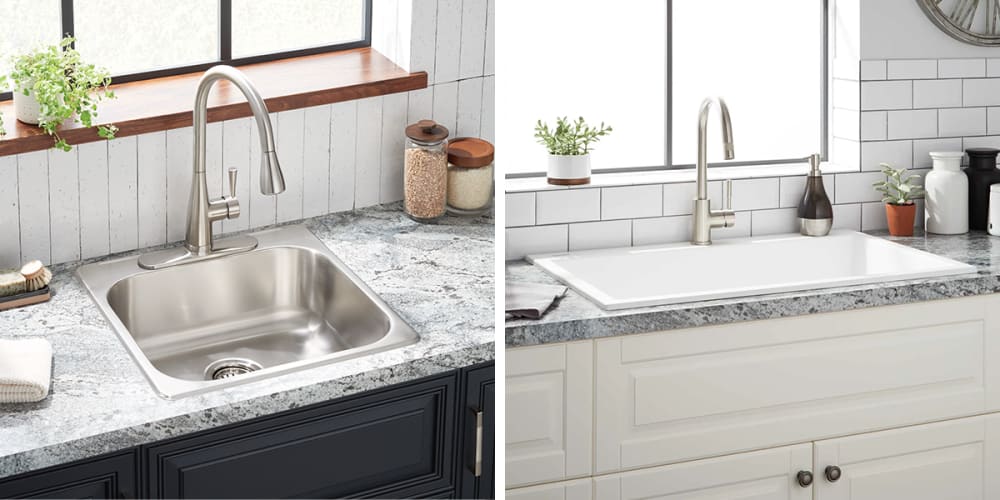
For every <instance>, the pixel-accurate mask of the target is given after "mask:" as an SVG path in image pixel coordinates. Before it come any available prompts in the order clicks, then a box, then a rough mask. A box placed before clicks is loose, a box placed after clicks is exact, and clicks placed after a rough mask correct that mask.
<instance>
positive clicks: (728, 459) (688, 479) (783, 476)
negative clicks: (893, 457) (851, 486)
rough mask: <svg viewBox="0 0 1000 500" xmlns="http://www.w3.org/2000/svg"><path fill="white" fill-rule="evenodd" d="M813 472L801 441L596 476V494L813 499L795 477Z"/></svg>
mask: <svg viewBox="0 0 1000 500" xmlns="http://www.w3.org/2000/svg"><path fill="white" fill-rule="evenodd" d="M811 470H812V445H811V444H800V445H795V446H785V447H781V448H772V449H769V450H763V451H755V452H750V453H741V454H738V455H730V456H725V457H719V458H709V459H705V460H697V461H694V462H686V463H682V464H675V465H666V466H661V467H652V468H649V469H642V470H637V471H632V472H623V473H619V474H611V475H607V476H601V477H597V478H595V479H594V492H595V495H594V498H595V500H640V499H646V498H663V499H670V500H710V499H711V500H723V499H724V500H810V499H811V498H812V494H813V493H812V491H813V490H812V485H811V484H809V485H806V486H801V485H799V484H798V479H797V477H798V473H799V472H800V471H811ZM813 481H814V482H815V478H814V479H813ZM508 498H511V497H509V496H508ZM887 498H895V497H885V499H887ZM885 499H883V500H885Z"/></svg>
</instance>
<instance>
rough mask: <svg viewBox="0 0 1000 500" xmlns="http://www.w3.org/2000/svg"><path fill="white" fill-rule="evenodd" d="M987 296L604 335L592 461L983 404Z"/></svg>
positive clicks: (619, 466)
mask: <svg viewBox="0 0 1000 500" xmlns="http://www.w3.org/2000/svg"><path fill="white" fill-rule="evenodd" d="M991 300H994V302H987V300H986V298H984V297H976V298H969V299H958V300H942V301H934V302H925V303H919V304H911V305H903V306H892V307H880V308H872V309H862V310H857V311H849V312H841V313H830V314H815V315H808V316H799V317H792V318H784V319H778V320H768V321H754V322H745V323H733V324H727V325H720V326H709V327H703V328H692V329H685V330H674V331H668V332H661V333H652V334H646V335H632V336H626V337H618V338H609V339H601V340H598V341H596V344H595V349H596V351H595V356H596V376H595V384H596V386H595V401H596V408H595V415H596V418H595V429H596V453H595V456H596V463H595V470H596V472H597V473H606V472H615V471H619V470H624V469H634V468H639V467H646V466H651V465H663V464H668V463H677V462H682V461H687V460H695V459H700V458H707V457H711V456H719V455H726V454H732V453H739V452H743V451H749V450H755V449H764V448H770V447H774V446H783V445H788V444H793V443H802V442H808V441H814V440H816V439H824V438H828V437H834V436H843V435H848V434H855V433H860V432H871V431H875V430H881V429H888V428H893V427H899V426H903V425H912V424H917V423H925V422H931V421H936V420H943V419H947V418H954V417H960V416H968V415H975V414H979V413H983V411H984V409H985V401H986V387H987V386H988V384H987V383H986V380H987V378H988V377H987V375H986V366H985V365H986V363H984V358H986V359H990V358H993V357H995V356H994V355H993V354H990V348H991V347H994V346H992V345H987V337H996V336H997V334H998V333H997V332H991V330H996V325H992V328H990V325H988V324H987V323H995V322H994V321H988V320H987V313H986V305H987V304H988V303H989V304H993V305H996V302H995V300H996V299H991ZM988 333H991V334H990V335H988ZM992 343H993V344H996V340H995V339H994V340H993V341H992ZM994 366H995V363H994ZM989 386H990V387H991V388H996V387H997V385H996V384H994V385H989ZM508 429H509V427H508Z"/></svg>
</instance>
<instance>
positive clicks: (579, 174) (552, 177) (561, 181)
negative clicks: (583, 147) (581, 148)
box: [548, 153, 590, 186]
mask: <svg viewBox="0 0 1000 500" xmlns="http://www.w3.org/2000/svg"><path fill="white" fill-rule="evenodd" d="M548 177H549V184H556V185H559V186H575V185H580V184H590V153H587V154H583V155H551V154H550V155H549V169H548Z"/></svg>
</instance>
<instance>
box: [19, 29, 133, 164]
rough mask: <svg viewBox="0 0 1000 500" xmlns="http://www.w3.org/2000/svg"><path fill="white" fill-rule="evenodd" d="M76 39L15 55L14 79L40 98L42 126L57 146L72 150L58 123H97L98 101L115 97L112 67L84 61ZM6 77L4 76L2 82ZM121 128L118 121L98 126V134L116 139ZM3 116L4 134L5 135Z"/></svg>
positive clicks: (88, 125) (91, 124)
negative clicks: (74, 45) (99, 66)
mask: <svg viewBox="0 0 1000 500" xmlns="http://www.w3.org/2000/svg"><path fill="white" fill-rule="evenodd" d="M73 41H74V39H73V38H71V37H66V38H64V39H63V40H62V41H61V42H60V43H59V44H58V45H50V46H48V47H44V48H41V49H36V50H34V51H32V52H29V53H27V54H24V55H21V56H18V57H15V58H14V69H13V71H11V73H10V79H11V80H12V81H13V82H14V91H15V92H21V93H22V94H24V95H31V96H33V97H34V98H35V100H37V101H38V104H39V110H40V112H41V113H40V114H41V120H40V121H39V123H38V126H39V127H40V128H41V129H42V130H44V131H45V133H47V134H48V135H51V136H52V137H53V140H54V141H55V142H54V144H53V147H55V148H57V149H62V150H63V151H69V150H70V149H71V147H70V145H69V144H68V143H66V141H65V140H63V139H62V138H61V137H59V133H58V127H59V125H61V124H62V123H63V122H65V121H66V120H73V121H74V122H76V123H80V124H81V125H83V126H84V127H88V128H89V127H91V126H93V123H94V120H95V119H96V118H97V103H99V102H101V101H102V100H104V99H114V98H115V94H114V92H112V91H111V90H110V89H109V88H108V85H110V84H111V75H110V73H109V72H108V70H106V69H104V68H98V67H96V66H94V65H93V64H87V63H84V62H83V60H82V59H81V57H80V53H79V52H77V51H76V50H74V49H73V48H72V47H70V45H71V44H72V43H73ZM4 80H5V77H2V76H0V83H2V82H3V81H4ZM117 131H118V128H117V127H115V126H114V125H104V126H101V127H98V131H97V133H98V135H99V136H101V137H103V138H105V139H113V138H114V136H115V132H117ZM5 133H6V131H5V130H4V129H3V121H2V119H0V135H4V134H5Z"/></svg>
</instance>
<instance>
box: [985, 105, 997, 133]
mask: <svg viewBox="0 0 1000 500" xmlns="http://www.w3.org/2000/svg"><path fill="white" fill-rule="evenodd" d="M986 133H987V134H989V135H996V134H1000V108H987V109H986Z"/></svg>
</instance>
